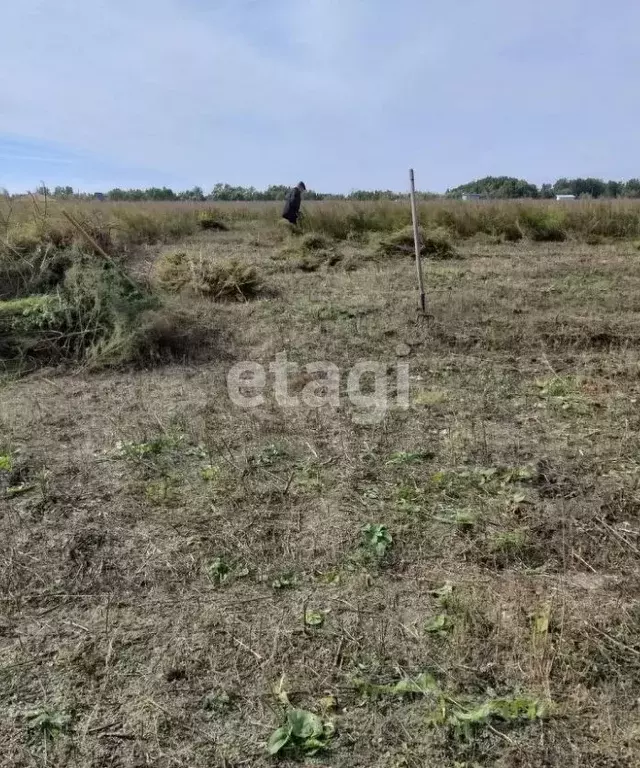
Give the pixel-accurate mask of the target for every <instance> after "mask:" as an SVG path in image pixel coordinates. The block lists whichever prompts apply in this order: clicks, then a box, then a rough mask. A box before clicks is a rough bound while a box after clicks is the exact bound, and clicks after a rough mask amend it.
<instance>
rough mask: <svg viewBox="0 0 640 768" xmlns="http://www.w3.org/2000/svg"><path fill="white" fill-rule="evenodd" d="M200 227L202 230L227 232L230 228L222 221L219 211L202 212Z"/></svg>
mask: <svg viewBox="0 0 640 768" xmlns="http://www.w3.org/2000/svg"><path fill="white" fill-rule="evenodd" d="M198 226H199V227H200V229H204V230H210V231H219V232H227V231H228V230H229V226H228V225H227V224H225V222H224V221H223V220H222V218H221V216H220V214H219V213H218V211H215V210H210V211H201V212H200V213H199V214H198Z"/></svg>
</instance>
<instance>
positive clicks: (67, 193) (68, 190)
mask: <svg viewBox="0 0 640 768" xmlns="http://www.w3.org/2000/svg"><path fill="white" fill-rule="evenodd" d="M53 196H54V197H59V198H62V199H67V198H70V197H73V187H55V189H54V190H53Z"/></svg>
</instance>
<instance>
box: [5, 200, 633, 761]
mask: <svg viewBox="0 0 640 768" xmlns="http://www.w3.org/2000/svg"><path fill="white" fill-rule="evenodd" d="M456 210H457V209H456ZM460 210H462V209H460ZM478 215H479V214H478ZM629 215H631V214H629ZM240 221H241V220H240V219H239V218H238V219H237V220H236V223H235V224H234V225H233V227H234V228H232V230H231V231H229V232H201V233H199V234H198V235H193V236H190V239H187V240H185V241H184V244H183V243H181V244H180V248H183V247H184V250H185V251H188V252H191V251H192V250H194V251H199V250H201V249H202V250H203V251H205V252H208V251H211V250H213V249H214V248H215V249H216V250H215V252H216V254H219V255H220V257H221V258H223V259H227V258H236V259H237V261H238V262H239V263H240V264H244V265H253V264H255V265H256V266H257V268H258V269H260V270H261V271H262V270H263V269H264V270H265V274H268V281H269V287H270V288H271V289H272V290H273V293H269V294H268V295H265V296H264V297H263V298H262V299H261V300H259V301H253V302H227V303H214V302H210V301H203V302H198V303H197V304H194V301H193V299H187V300H186V303H185V306H189V307H190V308H191V309H192V311H194V312H196V313H197V314H198V315H199V317H200V319H201V321H203V322H209V323H213V325H214V326H215V327H218V328H224V329H226V331H227V333H228V336H229V340H228V349H227V352H228V353H230V358H226V359H221V358H220V357H217V356H211V355H210V356H208V358H207V359H205V360H203V361H201V362H199V363H197V364H196V363H193V362H192V363H189V364H188V365H186V364H185V365H178V364H176V363H173V364H170V365H167V366H165V367H164V368H163V369H162V370H157V369H155V370H149V371H143V370H136V371H117V372H113V371H112V372H103V373H100V374H93V375H88V374H86V373H85V374H81V375H80V374H78V373H77V372H76V373H69V372H67V373H65V372H58V371H55V370H54V371H51V370H50V371H45V372H40V373H37V374H34V375H31V376H29V377H26V378H21V379H18V380H16V379H15V378H10V377H7V378H6V379H4V380H3V382H2V396H1V398H0V494H2V496H3V498H2V501H1V502H0V503H1V504H3V505H4V506H3V513H2V514H1V515H0V584H1V585H2V592H1V596H0V690H2V692H3V693H2V696H1V697H0V743H2V745H3V750H2V754H1V755H0V765H6V766H18V767H19V766H27V765H29V766H30V765H34V764H36V765H44V764H45V761H46V764H47V765H48V766H79V767H81V768H88V767H89V766H103V765H118V766H123V768H133V766H138V765H143V764H153V765H157V766H167V767H168V766H172V765H189V766H193V768H199V767H200V766H203V767H204V766H207V768H209V767H210V766H220V768H223V766H224V767H225V768H229V766H238V767H239V766H242V765H252V766H267V765H271V764H273V761H274V758H271V757H269V756H268V755H267V752H266V744H267V742H268V740H269V738H270V737H271V736H272V734H273V733H274V731H276V729H277V728H278V727H280V726H282V725H283V724H284V725H285V727H286V726H287V723H290V721H291V717H292V716H291V715H290V714H288V713H291V712H292V711H294V710H303V711H306V712H312V713H314V714H316V715H317V716H318V718H319V720H320V721H321V723H322V731H321V732H318V734H319V736H318V738H319V740H320V741H321V742H322V744H321V746H322V747H323V749H321V751H319V752H318V754H317V755H316V756H315V758H313V757H311V756H309V752H310V751H313V746H310V745H309V743H308V738H306V737H303V736H300V735H299V734H298V735H294V736H292V737H291V739H290V741H289V742H288V745H287V747H286V748H285V749H283V752H282V753H281V755H280V758H278V759H280V761H281V764H284V765H293V764H295V761H296V760H300V762H301V763H306V764H311V763H312V762H313V760H314V759H315V760H317V764H319V765H332V766H340V767H343V766H344V768H356V767H359V766H362V768H365V766H366V767H367V768H370V767H371V766H374V767H375V766H379V767H380V768H383V766H384V768H387V767H388V766H394V768H396V767H397V768H401V767H402V768H414V767H417V766H423V765H430V764H432V765H443V766H457V767H461V766H465V768H472V767H473V768H475V767H476V766H487V768H488V766H501V767H503V768H507V767H509V768H511V767H512V766H519V768H539V767H540V766H543V765H548V766H556V765H557V766H573V765H585V766H596V767H598V768H612V767H613V768H623V767H624V768H627V767H628V766H633V765H635V764H636V763H637V756H638V754H639V749H640V744H639V739H638V729H637V698H638V685H640V661H639V659H640V645H639V644H638V622H639V621H640V613H639V612H638V602H637V599H636V594H637V589H638V586H639V580H638V572H637V558H638V554H639V552H638V548H639V547H640V542H639V540H638V539H639V531H638V526H639V523H638V514H639V510H640V498H639V497H638V489H637V482H636V477H637V473H638V467H639V465H638V455H639V449H640V440H639V433H638V419H637V413H636V411H637V402H636V401H637V399H638V396H639V395H638V383H637V371H638V365H639V362H640V361H639V360H638V352H637V349H638V340H639V339H640V331H639V329H640V322H639V320H638V313H639V312H640V303H639V302H638V298H637V297H638V296H639V295H640V284H639V283H640V279H639V278H638V275H637V269H636V266H637V265H636V259H637V252H635V250H634V249H633V247H632V246H631V245H630V244H629V245H627V244H625V243H618V244H616V245H606V244H603V245H593V246H590V247H589V248H588V249H586V250H585V248H584V247H583V246H581V245H576V244H572V243H571V242H565V243H541V244H538V245H532V244H527V243H526V242H520V243H517V244H487V243H485V244H483V243H479V242H469V244H467V245H464V244H463V245H461V246H460V250H461V253H462V255H463V256H464V258H463V259H462V260H460V261H441V262H429V263H427V265H426V267H425V279H426V285H427V287H428V299H429V311H430V314H431V315H432V318H431V319H423V318H420V317H417V316H416V312H415V306H416V293H415V276H414V271H413V267H412V265H411V262H410V260H409V261H405V260H402V259H385V260H376V261H367V260H365V259H364V258H363V259H362V261H361V262H360V263H359V268H358V269H357V270H356V271H346V270H344V269H341V268H337V269H331V270H329V269H324V268H323V269H322V270H321V271H317V272H311V273H308V274H306V273H304V272H302V271H300V270H284V269H280V270H277V269H273V268H271V269H269V268H268V267H269V265H271V266H273V264H274V263H276V264H279V263H280V262H273V260H272V256H273V254H274V253H275V251H276V249H278V248H279V247H280V243H279V241H278V238H277V237H275V236H274V235H272V224H271V222H270V220H269V219H268V217H267V216H266V215H265V219H264V221H263V222H262V223H260V222H258V223H256V222H255V221H254V222H252V223H250V222H249V221H246V222H245V223H244V224H240V223H239V222H240ZM440 225H441V226H442V225H443V222H440ZM395 228H396V227H394V229H395ZM255 242H259V243H260V245H259V246H257V245H252V243H255ZM323 247H324V246H323ZM349 247H350V248H352V249H353V255H354V257H355V256H356V255H357V254H358V253H361V254H362V255H363V256H364V254H366V253H367V252H368V251H369V246H367V245H366V244H364V245H362V246H357V245H356V244H352V245H350V246H349ZM321 251H322V249H321ZM146 253H147V257H146V258H145V259H144V260H140V262H139V263H138V267H137V268H138V269H140V270H142V271H143V272H144V271H145V270H146V271H148V272H151V271H152V270H153V264H154V262H155V252H154V251H147V252H146ZM182 302H185V299H180V300H179V304H178V306H180V305H182ZM192 304H193V306H191V305H192ZM283 349H286V351H287V355H288V359H289V361H290V362H292V363H294V362H297V363H299V364H304V363H307V362H313V361H315V360H329V361H332V362H334V363H335V364H336V365H337V366H338V367H339V369H340V371H341V374H342V383H341V387H342V388H344V386H345V378H346V374H347V372H348V370H349V369H350V367H351V366H352V365H353V364H354V363H355V362H356V361H358V360H363V359H370V360H380V361H383V362H385V363H386V364H387V365H388V366H389V370H390V372H391V378H390V382H389V386H390V387H391V388H393V387H394V386H395V378H394V375H393V372H394V371H395V367H396V366H397V364H398V362H408V363H409V367H410V375H411V379H410V382H411V387H410V401H411V407H410V409H409V410H408V411H403V410H391V411H389V413H388V414H387V416H386V417H385V418H384V419H383V420H382V422H381V423H379V424H368V425H367V424H358V423H354V421H353V419H352V416H353V408H352V406H350V405H349V404H348V402H346V401H345V402H344V403H343V405H342V407H341V408H340V409H338V410H333V409H331V408H329V407H325V408H322V409H310V408H307V407H304V406H300V407H297V408H286V407H281V406H280V405H279V404H278V403H277V402H276V401H275V400H274V398H273V396H272V395H271V394H270V391H269V392H268V396H267V399H266V402H265V403H264V405H263V406H261V407H260V408H257V409H255V410H241V409H238V408H236V407H234V406H233V405H232V404H231V403H230V402H229V399H228V395H227V390H226V386H225V377H226V374H227V372H228V369H229V368H230V366H231V364H232V363H233V362H234V361H237V360H254V361H259V362H262V363H264V364H265V365H268V364H269V363H270V362H273V360H274V359H275V355H276V354H277V353H278V352H281V351H282V350H283ZM398 355H399V356H398ZM308 383H309V373H308V372H305V371H303V370H302V369H301V368H300V369H299V370H298V371H292V373H291V386H290V391H289V394H290V395H292V396H293V395H299V394H300V392H301V390H302V389H303V388H304V387H305V386H307V384H308Z"/></svg>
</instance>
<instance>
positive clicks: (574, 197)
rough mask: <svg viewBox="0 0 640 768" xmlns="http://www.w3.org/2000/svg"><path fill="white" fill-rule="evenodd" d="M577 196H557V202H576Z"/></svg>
mask: <svg viewBox="0 0 640 768" xmlns="http://www.w3.org/2000/svg"><path fill="white" fill-rule="evenodd" d="M575 199H576V196H575V195H556V200H575Z"/></svg>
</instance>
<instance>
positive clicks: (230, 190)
mask: <svg viewBox="0 0 640 768" xmlns="http://www.w3.org/2000/svg"><path fill="white" fill-rule="evenodd" d="M289 189H290V187H287V186H285V185H282V184H273V185H271V186H269V187H267V188H266V189H263V190H261V189H256V188H255V187H241V186H232V185H231V184H216V185H215V186H214V187H213V189H212V190H211V191H210V192H209V193H205V192H204V190H203V189H202V187H193V189H188V190H185V191H182V192H176V191H174V190H173V189H170V188H169V187H149V188H148V189H120V188H119V187H116V188H115V189H110V190H108V191H107V192H104V193H100V192H97V193H94V194H85V193H79V192H74V190H73V188H72V187H69V186H66V187H54V188H53V189H50V188H49V187H46V186H40V187H38V189H37V190H36V192H37V194H39V195H46V196H48V197H54V198H58V199H63V200H64V199H70V198H91V197H102V198H104V199H105V200H113V201H116V202H125V201H143V200H150V201H179V200H191V201H197V202H205V201H211V202H259V201H284V199H285V197H286V196H287V193H288V192H289ZM406 197H408V195H407V194H402V193H398V192H392V191H391V190H388V189H386V190H380V189H378V190H355V191H353V192H350V193H349V194H347V195H342V194H331V193H323V192H315V191H314V190H311V189H310V190H307V191H306V192H305V199H306V200H400V199H403V198H406ZM419 197H420V198H422V199H426V198H434V197H438V195H435V194H432V193H429V192H421V193H419Z"/></svg>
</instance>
